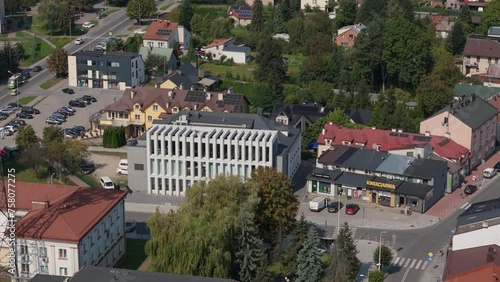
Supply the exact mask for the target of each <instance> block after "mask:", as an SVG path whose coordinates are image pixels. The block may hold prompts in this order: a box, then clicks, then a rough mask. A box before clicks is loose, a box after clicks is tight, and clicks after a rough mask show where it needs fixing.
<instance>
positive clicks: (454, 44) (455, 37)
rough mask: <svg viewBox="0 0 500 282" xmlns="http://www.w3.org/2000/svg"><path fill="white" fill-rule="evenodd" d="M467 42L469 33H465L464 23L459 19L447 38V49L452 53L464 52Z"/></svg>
mask: <svg viewBox="0 0 500 282" xmlns="http://www.w3.org/2000/svg"><path fill="white" fill-rule="evenodd" d="M466 42H467V34H466V33H465V28H464V24H463V23H462V22H461V21H458V22H456V23H455V25H454V26H453V28H452V29H451V33H450V35H449V36H448V38H446V50H448V52H450V53H451V54H452V55H459V54H462V52H463V50H464V47H465V43H466Z"/></svg>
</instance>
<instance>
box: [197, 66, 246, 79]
mask: <svg viewBox="0 0 500 282" xmlns="http://www.w3.org/2000/svg"><path fill="white" fill-rule="evenodd" d="M203 67H204V69H205V71H208V72H210V73H211V74H213V75H215V76H219V77H225V76H226V73H228V72H229V73H231V74H232V76H233V78H234V77H236V75H239V76H240V77H241V78H243V77H245V78H246V80H253V72H254V71H255V63H254V62H251V63H250V64H248V65H234V66H224V65H216V64H213V63H205V64H203Z"/></svg>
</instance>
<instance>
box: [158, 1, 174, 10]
mask: <svg viewBox="0 0 500 282" xmlns="http://www.w3.org/2000/svg"><path fill="white" fill-rule="evenodd" d="M174 4H175V3H170V4H167V5H165V6H161V7H160V10H162V11H166V10H167V9H168V8H170V7H172V5H174Z"/></svg>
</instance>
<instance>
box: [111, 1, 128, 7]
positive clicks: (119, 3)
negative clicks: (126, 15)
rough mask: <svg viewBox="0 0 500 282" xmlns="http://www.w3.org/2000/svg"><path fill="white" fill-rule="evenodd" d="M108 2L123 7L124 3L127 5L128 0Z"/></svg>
mask: <svg viewBox="0 0 500 282" xmlns="http://www.w3.org/2000/svg"><path fill="white" fill-rule="evenodd" d="M108 3H109V5H110V6H115V7H124V6H125V5H127V3H128V1H127V0H108Z"/></svg>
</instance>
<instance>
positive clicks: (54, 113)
mask: <svg viewBox="0 0 500 282" xmlns="http://www.w3.org/2000/svg"><path fill="white" fill-rule="evenodd" d="M52 116H53V117H59V118H62V119H64V120H66V116H65V115H63V114H61V113H58V112H53V113H52Z"/></svg>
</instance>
